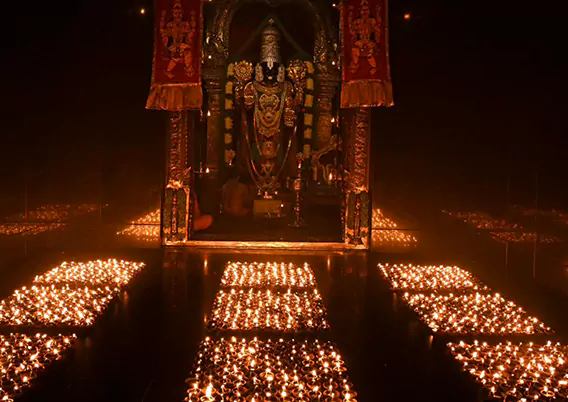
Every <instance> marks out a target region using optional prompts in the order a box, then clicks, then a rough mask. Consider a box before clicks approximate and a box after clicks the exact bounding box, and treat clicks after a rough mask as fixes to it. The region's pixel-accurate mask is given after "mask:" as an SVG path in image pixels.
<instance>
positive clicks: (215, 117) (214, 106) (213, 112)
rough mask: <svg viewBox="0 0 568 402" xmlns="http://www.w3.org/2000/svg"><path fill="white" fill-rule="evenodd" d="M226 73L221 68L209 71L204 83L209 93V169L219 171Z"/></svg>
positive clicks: (204, 75)
mask: <svg viewBox="0 0 568 402" xmlns="http://www.w3.org/2000/svg"><path fill="white" fill-rule="evenodd" d="M224 76H225V74H224V71H223V70H222V69H220V68H215V69H207V70H205V71H204V72H203V81H204V82H205V89H206V91H207V159H206V163H207V167H209V168H210V169H211V170H212V171H217V170H218V169H219V166H220V164H222V163H223V161H222V160H220V158H221V147H222V146H223V141H222V137H223V118H222V117H223V116H222V109H221V101H222V99H223V77H224Z"/></svg>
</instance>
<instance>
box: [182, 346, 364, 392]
mask: <svg viewBox="0 0 568 402" xmlns="http://www.w3.org/2000/svg"><path fill="white" fill-rule="evenodd" d="M194 372H195V374H194V376H192V377H190V378H189V379H188V380H187V384H188V391H187V394H188V395H187V398H186V401H199V402H203V401H208V402H211V401H219V400H223V401H259V402H260V401H324V400H325V401H356V398H357V394H356V393H355V392H354V391H353V386H352V384H351V383H350V382H349V380H348V378H347V376H346V368H345V364H344V361H343V358H342V357H341V355H340V354H339V352H338V350H337V348H336V347H335V346H334V345H333V344H331V343H329V342H321V343H320V342H318V341H317V340H314V341H308V340H306V341H303V342H300V341H296V340H288V341H284V340H282V339H280V340H278V341H274V342H273V341H270V340H269V341H259V340H257V339H256V338H255V339H253V340H245V339H240V340H237V339H236V338H234V337H233V338H231V339H230V340H225V339H220V340H216V341H215V340H212V339H211V338H206V339H205V340H204V341H203V342H202V343H201V346H200V350H199V354H198V361H197V363H196V365H195V368H194Z"/></svg>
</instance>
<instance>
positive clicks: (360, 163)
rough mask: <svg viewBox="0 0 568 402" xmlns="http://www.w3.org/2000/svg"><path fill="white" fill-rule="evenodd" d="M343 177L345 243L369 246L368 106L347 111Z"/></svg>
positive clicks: (369, 113)
mask: <svg viewBox="0 0 568 402" xmlns="http://www.w3.org/2000/svg"><path fill="white" fill-rule="evenodd" d="M347 115H348V116H347V119H346V120H347V124H346V125H345V128H346V131H347V133H346V137H347V152H346V161H345V164H346V168H347V170H348V172H349V173H348V176H347V177H346V178H345V182H346V183H345V220H344V222H345V242H346V243H349V244H353V245H358V246H364V247H365V248H369V245H370V233H371V230H370V226H371V202H370V192H369V168H370V166H369V163H370V151H371V150H370V145H371V144H370V120H371V109H370V108H356V109H350V110H348V111H347Z"/></svg>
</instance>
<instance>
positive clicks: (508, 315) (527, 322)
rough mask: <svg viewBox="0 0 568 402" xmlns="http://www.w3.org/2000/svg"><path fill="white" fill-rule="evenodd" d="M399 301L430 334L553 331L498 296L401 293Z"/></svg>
mask: <svg viewBox="0 0 568 402" xmlns="http://www.w3.org/2000/svg"><path fill="white" fill-rule="evenodd" d="M403 299H404V301H405V302H406V303H408V305H410V307H411V308H412V309H413V310H414V311H416V313H417V314H418V315H419V316H420V317H421V318H422V320H423V321H424V322H425V323H426V324H427V325H428V326H429V327H430V328H431V329H432V331H434V332H440V333H444V334H453V335H456V334H460V335H463V334H476V335H479V334H485V335H493V334H495V335H508V334H524V335H534V334H550V333H553V332H554V331H552V329H551V328H549V327H547V326H546V325H544V323H542V321H540V320H539V319H538V318H535V317H531V316H529V315H528V314H527V313H526V312H525V311H524V310H523V309H522V308H521V307H518V306H517V305H516V304H515V303H513V302H511V301H507V300H505V299H504V298H503V297H502V296H501V295H500V294H499V293H494V294H481V293H471V294H462V295H453V294H452V293H450V294H446V295H444V294H436V293H432V294H425V293H417V294H410V293H405V294H404V296H403Z"/></svg>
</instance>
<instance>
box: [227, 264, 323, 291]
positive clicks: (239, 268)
mask: <svg viewBox="0 0 568 402" xmlns="http://www.w3.org/2000/svg"><path fill="white" fill-rule="evenodd" d="M221 285H222V286H224V287H250V288H265V287H290V288H313V287H315V286H316V282H315V277H314V273H313V271H312V269H311V268H310V266H309V265H308V264H304V265H303V266H296V265H295V264H292V263H288V264H287V263H270V262H267V263H259V262H253V263H243V262H230V263H229V264H227V266H226V268H225V271H224V272H223V277H222V278H221Z"/></svg>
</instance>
